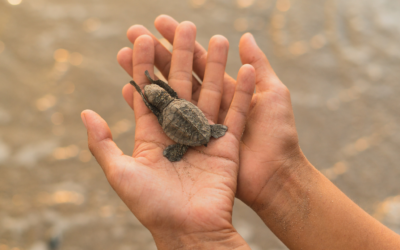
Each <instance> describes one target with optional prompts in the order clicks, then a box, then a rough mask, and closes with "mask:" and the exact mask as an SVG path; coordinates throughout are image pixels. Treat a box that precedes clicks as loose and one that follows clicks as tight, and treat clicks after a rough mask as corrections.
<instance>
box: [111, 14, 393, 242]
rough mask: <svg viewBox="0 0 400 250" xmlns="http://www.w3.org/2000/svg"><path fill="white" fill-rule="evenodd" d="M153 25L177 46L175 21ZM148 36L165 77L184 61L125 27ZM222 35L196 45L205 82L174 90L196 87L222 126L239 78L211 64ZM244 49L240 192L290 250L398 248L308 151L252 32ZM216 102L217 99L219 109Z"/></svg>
mask: <svg viewBox="0 0 400 250" xmlns="http://www.w3.org/2000/svg"><path fill="white" fill-rule="evenodd" d="M155 27H156V28H157V30H158V31H159V32H160V33H161V34H162V35H163V36H164V37H165V38H166V39H167V40H168V41H170V43H172V44H173V45H174V46H175V44H176V43H178V40H177V39H176V37H177V36H176V35H177V34H178V33H180V32H181V31H180V29H179V24H178V22H177V21H175V20H174V19H173V18H171V17H169V16H166V15H161V16H159V17H158V18H157V19H156V20H155ZM193 29H195V27H193ZM143 34H147V35H150V36H151V37H152V38H153V41H154V46H155V47H154V50H155V65H156V66H157V68H158V69H159V70H160V72H161V73H162V74H163V75H164V77H166V78H167V79H168V78H169V77H170V73H169V72H170V68H172V65H174V64H175V60H179V59H178V58H177V57H174V55H171V53H170V52H169V51H168V50H166V49H165V48H164V47H163V46H162V45H161V44H160V43H159V42H158V41H157V39H156V38H155V37H154V36H153V35H152V34H151V33H150V32H149V31H148V30H147V29H146V28H144V27H143V26H140V25H134V26H132V27H131V28H130V29H129V30H128V32H127V36H128V39H129V40H130V41H131V42H132V43H135V41H136V40H137V39H138V37H140V36H141V35H143ZM217 38H218V39H220V38H219V37H217ZM217 38H216V37H213V39H211V41H210V45H209V51H208V53H207V51H206V50H205V49H204V48H202V47H201V46H200V45H199V44H198V43H195V46H194V51H193V54H194V56H193V70H194V71H195V72H196V74H197V75H198V76H199V77H200V79H202V81H203V84H202V85H200V84H199V83H198V82H197V81H195V80H193V79H192V81H191V82H189V81H187V82H185V84H182V85H179V86H177V88H176V89H179V90H180V91H181V92H184V93H187V95H189V92H191V93H192V102H193V103H195V104H197V105H198V106H199V107H200V108H201V109H202V110H203V111H204V112H205V113H206V116H207V117H208V118H209V119H210V120H211V121H214V122H218V123H220V122H221V121H224V120H225V119H226V115H227V107H229V106H230V104H231V103H232V97H233V93H234V90H235V86H236V82H235V80H234V79H233V78H232V77H230V76H228V75H227V74H226V73H223V72H222V69H223V68H224V67H220V65H225V64H226V61H224V62H220V63H218V64H215V65H214V67H209V64H208V63H207V62H208V60H209V58H211V57H213V58H214V56H215V58H226V57H223V56H222V54H220V55H219V56H218V53H217V52H215V51H214V47H213V46H212V44H213V43H214V42H215V41H216V39H217ZM239 53H240V57H241V60H242V63H244V64H251V65H252V66H253V67H254V69H255V73H256V93H255V94H254V95H253V97H252V101H251V106H250V111H249V115H248V117H247V122H246V129H245V131H244V134H243V137H242V138H241V142H240V170H239V175H238V186H237V193H236V196H237V197H238V198H239V199H241V200H242V201H243V202H245V203H246V204H247V205H249V206H250V207H251V208H252V209H253V210H254V211H255V212H256V213H257V214H258V215H259V216H260V218H261V219H262V220H263V221H264V222H265V224H266V225H267V226H268V227H269V228H270V229H271V230H272V231H273V232H274V233H275V234H276V235H277V236H278V237H279V238H280V239H281V240H282V242H283V243H285V244H286V246H288V247H289V248H290V249H399V248H400V237H399V236H398V235H397V234H395V233H394V232H392V231H391V230H389V229H388V228H386V227H385V226H383V225H382V224H381V223H379V222H378V221H376V220H375V219H374V218H372V217H371V216H370V215H368V214H367V213H365V212H364V211H363V210H362V209H361V208H359V207H358V206H357V205H356V204H354V203H353V202H352V201H351V200H350V199H349V198H348V197H347V196H346V195H344V194H343V193H342V192H341V191H340V190H339V189H337V188H336V187H335V186H334V185H333V184H332V183H331V182H330V181H329V180H328V179H326V178H325V177H324V176H323V175H322V174H320V173H319V172H318V171H317V170H316V169H315V168H314V167H313V166H312V164H311V163H310V162H308V160H307V159H306V157H305V156H304V155H303V153H302V151H301V149H300V147H299V144H298V137H297V131H296V127H295V122H294V115H293V111H292V105H291V102H290V93H289V91H288V89H287V88H286V86H285V85H284V84H283V83H282V82H281V81H280V80H279V78H278V77H277V76H276V74H275V72H274V71H273V69H272V68H271V66H270V64H269V62H268V59H267V58H266V56H265V55H264V54H263V52H262V51H261V50H260V49H259V47H258V46H257V44H256V42H255V40H254V38H253V36H252V35H251V34H249V33H247V34H244V35H243V36H242V38H241V40H240V44H239ZM117 59H118V62H119V63H120V65H121V66H122V68H124V69H125V71H126V72H127V73H128V74H130V75H132V71H131V70H130V69H131V67H132V63H131V62H132V60H134V58H132V50H131V49H129V48H123V49H122V50H121V51H120V52H119V53H118V56H117ZM225 60H226V59H225ZM210 71H212V73H209V72H210ZM205 72H207V74H205ZM209 75H219V76H220V77H221V78H222V75H223V87H221V86H219V87H218V88H217V87H216V85H215V84H212V81H210V80H209V78H208V77H209ZM170 84H173V83H170ZM189 85H190V86H189ZM132 91H133V90H132V88H131V87H130V86H129V85H127V86H125V87H124V88H123V96H124V98H125V100H126V101H127V103H128V104H129V105H131V107H132V103H133V102H134V101H136V99H135V98H133V95H132ZM208 97H212V98H208ZM213 100H216V101H215V103H219V102H220V105H219V109H217V108H216V107H217V105H216V104H215V103H213ZM233 100H234V99H233Z"/></svg>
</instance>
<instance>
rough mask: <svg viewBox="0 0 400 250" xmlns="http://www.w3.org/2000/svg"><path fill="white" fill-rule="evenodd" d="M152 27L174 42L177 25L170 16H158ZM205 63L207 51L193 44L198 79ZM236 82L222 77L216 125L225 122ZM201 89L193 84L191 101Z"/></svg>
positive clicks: (202, 76) (230, 78) (195, 70)
mask: <svg viewBox="0 0 400 250" xmlns="http://www.w3.org/2000/svg"><path fill="white" fill-rule="evenodd" d="M154 25H155V27H156V29H157V30H158V31H159V32H160V34H161V35H162V36H163V37H165V39H167V40H168V41H169V42H170V43H171V44H173V42H174V36H175V31H176V28H177V27H178V25H179V23H178V22H177V21H176V20H175V19H173V18H172V17H170V16H167V15H160V16H158V17H157V18H156V20H155V22H154ZM206 63H207V51H206V50H205V49H204V48H203V47H202V46H201V45H200V44H199V43H197V42H196V43H195V48H194V56H193V70H194V72H195V73H196V74H197V75H198V76H199V77H200V79H203V78H204V72H205V68H206ZM235 85H236V81H235V79H233V78H232V77H230V76H229V75H228V74H225V76H224V91H223V96H222V102H221V106H220V108H221V110H220V113H219V119H218V123H222V122H223V121H224V120H225V116H226V114H227V112H228V109H229V106H230V105H231V102H232V98H233V93H234V92H235ZM200 91H201V87H200V85H199V86H197V85H196V84H193V89H192V93H193V95H192V100H194V101H197V100H198V98H199V96H200Z"/></svg>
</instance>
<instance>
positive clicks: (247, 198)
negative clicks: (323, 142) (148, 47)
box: [118, 15, 304, 209]
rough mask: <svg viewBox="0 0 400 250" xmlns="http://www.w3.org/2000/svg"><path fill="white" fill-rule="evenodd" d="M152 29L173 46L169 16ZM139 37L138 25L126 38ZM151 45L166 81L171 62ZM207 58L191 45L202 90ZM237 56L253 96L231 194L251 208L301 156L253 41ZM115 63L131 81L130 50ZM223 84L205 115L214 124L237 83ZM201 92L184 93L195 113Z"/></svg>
mask: <svg viewBox="0 0 400 250" xmlns="http://www.w3.org/2000/svg"><path fill="white" fill-rule="evenodd" d="M155 26H156V28H157V30H158V31H159V32H160V33H161V34H162V35H163V36H164V37H165V38H166V39H167V40H168V41H169V42H171V43H173V44H174V43H175V41H174V35H175V33H176V30H177V26H178V22H176V21H175V20H174V19H173V18H171V17H169V16H166V15H161V16H159V17H158V18H157V19H156V21H155ZM142 34H148V35H151V33H150V32H149V31H148V30H147V29H146V28H145V27H143V26H140V25H134V26H132V27H131V28H130V29H129V30H128V33H127V35H128V38H129V39H130V41H131V42H135V40H136V39H137V37H139V36H140V35H142ZM153 40H154V42H155V52H156V60H155V63H156V66H157V68H159V69H160V71H161V72H162V73H163V75H164V76H165V77H168V76H169V74H170V72H169V66H170V62H171V61H172V60H173V57H171V54H170V52H169V51H168V50H166V49H165V48H164V47H163V46H162V45H161V44H160V43H159V42H158V41H157V39H156V38H155V37H154V36H153ZM210 52H211V51H210V48H209V50H208V52H207V51H206V50H205V49H204V48H203V47H202V46H201V45H200V44H198V43H196V44H195V52H194V53H195V55H196V56H195V58H194V59H193V69H194V71H195V72H196V73H197V75H198V76H199V77H200V78H201V79H202V80H203V84H204V80H206V78H205V77H206V76H205V69H206V64H207V57H208V54H210ZM239 52H240V58H241V60H242V62H243V63H245V64H251V65H252V66H253V67H254V68H255V71H256V92H255V94H254V95H253V98H252V101H251V107H250V111H249V115H248V117H247V123H246V129H245V131H244V134H243V137H242V140H241V145H240V172H239V175H238V188H237V193H236V196H237V197H238V198H240V199H241V200H243V201H244V202H245V203H246V204H248V205H250V206H252V205H253V204H255V202H256V200H257V197H259V195H260V193H262V192H267V191H268V190H269V189H268V188H267V187H266V184H267V183H268V180H269V179H270V178H271V177H272V176H273V175H274V173H276V171H278V170H279V169H283V168H282V166H285V165H288V166H293V165H294V164H293V161H295V160H296V159H297V158H304V156H303V154H302V153H301V150H300V147H299V145H298V137H297V131H296V128H295V122H294V115H293V111H292V107H291V101H290V93H289V91H288V89H287V88H286V86H285V85H284V84H283V83H282V82H281V81H280V80H279V78H278V77H277V76H276V74H275V72H274V70H273V69H272V67H271V66H270V64H269V62H268V59H267V58H266V56H265V55H264V53H263V52H262V51H261V50H260V48H259V47H258V46H257V44H256V43H255V41H254V38H253V37H252V35H250V34H245V35H243V36H242V38H241V40H240V44H239ZM118 61H119V63H120V65H121V66H122V67H123V68H124V69H125V70H126V71H127V73H128V74H130V75H132V71H131V70H130V68H131V64H132V63H131V61H132V53H131V52H130V49H128V48H125V49H122V50H121V51H120V52H119V54H118ZM218 70H221V69H218ZM220 74H222V73H220ZM223 82H224V83H223V96H222V99H221V105H220V109H219V110H214V111H213V113H210V117H214V119H215V121H216V122H223V121H224V120H225V118H226V115H227V113H228V110H229V107H230V105H231V103H232V99H233V96H234V92H235V88H236V81H235V80H234V79H233V78H232V77H230V76H229V75H228V74H226V73H225V74H224V79H223ZM202 89H203V87H202V85H201V84H200V83H198V82H197V81H196V80H193V82H192V86H190V87H189V88H188V89H187V90H188V91H192V102H193V103H196V104H197V105H198V106H199V107H200V108H202V107H203V103H201V102H200V97H201V91H202ZM131 92H132V89H131V88H130V87H129V86H126V87H125V88H124V89H123V95H124V98H125V100H127V102H128V103H130V102H132V97H133V96H132V94H131ZM198 101H199V102H198ZM266 166H268V167H266ZM255 209H257V208H255Z"/></svg>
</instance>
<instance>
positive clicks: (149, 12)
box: [0, 0, 400, 250]
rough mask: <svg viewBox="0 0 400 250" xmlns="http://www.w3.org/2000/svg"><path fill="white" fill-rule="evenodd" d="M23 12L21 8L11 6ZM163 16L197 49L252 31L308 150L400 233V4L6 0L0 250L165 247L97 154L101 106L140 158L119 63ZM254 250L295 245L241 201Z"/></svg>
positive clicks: (0, 74)
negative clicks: (182, 25) (190, 34)
mask: <svg viewBox="0 0 400 250" xmlns="http://www.w3.org/2000/svg"><path fill="white" fill-rule="evenodd" d="M13 4H14V5H13ZM159 14H169V15H171V16H173V17H175V18H176V19H177V20H178V21H184V20H190V21H192V22H194V23H195V24H196V25H197V27H198V33H197V34H198V35H197V39H198V41H199V42H200V43H201V44H203V45H204V46H207V44H208V40H209V39H210V37H211V36H212V35H215V34H221V35H224V36H226V37H227V38H228V40H229V41H230V52H229V62H228V66H227V72H228V73H229V74H231V75H233V76H236V74H237V70H238V69H239V67H240V60H239V55H238V42H239V39H240V37H241V35H242V34H243V33H245V32H252V33H253V34H254V36H255V38H256V40H257V42H258V44H259V45H260V47H261V48H262V49H263V51H264V52H265V53H266V55H267V56H268V58H269V59H270V62H271V64H272V66H273V67H274V69H275V70H276V72H277V74H278V76H279V77H280V78H281V79H282V81H283V82H284V83H285V84H286V85H287V86H288V87H289V89H290V91H291V94H292V103H293V107H294V112H295V116H296V124H297V129H298V133H299V137H300V144H301V147H302V150H303V151H304V153H305V155H306V156H307V157H308V159H309V160H310V161H311V162H312V163H313V164H314V165H315V166H316V167H317V168H318V169H319V170H321V171H322V172H323V173H324V174H325V175H326V176H327V177H328V178H330V179H331V180H332V181H333V182H334V183H335V184H336V185H337V186H338V187H339V188H340V189H341V190H342V191H343V192H344V193H346V194H347V195H348V196H349V197H350V198H351V199H353V200H354V201H355V202H356V203H357V204H359V205H360V206H361V207H362V208H363V209H365V210H366V211H367V212H368V213H370V214H372V215H374V216H375V217H376V218H377V219H379V220H381V221H382V222H383V223H385V224H386V225H388V226H389V227H390V228H392V229H393V230H395V231H396V232H398V233H400V198H399V197H400V196H399V195H400V184H399V179H400V167H399V162H400V154H399V153H398V151H399V148H400V131H399V124H400V116H399V110H400V109H399V108H400V102H399V101H398V94H400V85H399V79H400V71H399V70H398V69H399V67H400V47H399V45H398V44H399V42H400V28H399V26H398V23H399V22H400V3H398V2H396V1H389V0H379V1H374V0H368V1H361V0H351V1H344V0H327V1H324V2H321V1H316V0H311V1H310V0H308V1H306V0H301V1H289V0H278V1H272V0H240V1H227V0H208V1H205V0H191V1H177V0H171V1H161V0H150V1H121V0H116V1H112V2H111V1H103V0H97V1H85V2H82V1H66V0H59V1H48V0H31V1H24V0H22V2H20V1H19V0H9V1H2V2H0V81H1V82H0V128H1V129H0V173H1V174H0V250H6V249H12V250H25V249H27V250H46V249H49V248H48V242H49V240H50V239H53V245H58V249H60V250H84V249H96V250H102V249H117V250H134V249H145V250H146V249H155V245H154V242H153V240H152V237H151V235H150V233H149V232H148V231H147V230H146V229H145V228H144V227H143V226H142V225H141V224H140V223H139V222H138V221H137V219H136V218H135V217H134V216H133V215H132V214H131V213H130V211H128V209H127V208H126V206H125V205H124V204H123V203H122V201H120V199H119V198H118V196H117V195H116V194H115V192H114V191H113V190H112V189H111V187H110V186H109V184H108V183H107V181H106V179H105V177H104V174H103V172H102V171H101V168H100V167H99V166H98V164H97V162H96V161H95V160H94V159H93V157H92V156H91V154H90V152H89V151H88V149H87V143H86V131H85V128H84V126H83V124H82V123H81V120H80V112H81V111H82V110H84V109H92V110H94V111H96V112H98V113H99V114H100V115H101V116H102V117H103V118H104V119H105V120H106V121H107V122H108V124H109V125H110V127H111V130H112V132H113V136H114V139H115V141H116V143H117V144H118V145H119V146H120V147H121V149H122V150H123V151H124V152H125V153H126V154H131V152H132V150H133V141H134V130H135V127H134V116H133V112H132V111H131V109H130V108H129V107H128V105H127V104H126V103H125V101H124V100H123V98H122V96H121V88H122V86H123V85H124V84H125V83H127V82H128V81H129V77H128V76H127V75H126V73H125V72H124V71H123V70H122V69H121V68H120V67H119V65H118V63H117V62H116V54H117V52H118V50H119V49H120V48H122V47H125V46H129V47H130V46H132V45H131V44H130V43H129V41H128V40H127V38H126V36H125V33H126V30H127V29H128V28H129V27H130V26H131V25H133V24H143V25H145V26H146V27H148V28H149V29H150V31H152V32H154V33H155V34H157V36H158V37H160V38H161V36H160V35H159V34H158V33H157V32H156V30H155V28H154V27H153V21H154V19H155V17H156V16H158V15H159ZM234 224H235V226H236V227H237V229H238V231H239V233H240V234H241V235H242V236H243V237H244V238H245V239H246V240H247V241H248V242H249V243H250V244H251V247H252V249H253V250H257V249H269V250H281V249H286V248H285V247H284V245H283V244H282V243H281V242H280V241H279V240H278V239H276V237H275V236H274V235H273V234H272V233H271V232H270V231H269V230H268V229H267V228H266V227H265V226H264V225H263V223H262V222H261V220H260V219H259V218H258V217H257V216H256V215H255V214H254V212H252V211H251V210H250V209H248V208H247V207H246V206H245V205H243V204H242V203H241V202H240V201H236V204H235V210H234Z"/></svg>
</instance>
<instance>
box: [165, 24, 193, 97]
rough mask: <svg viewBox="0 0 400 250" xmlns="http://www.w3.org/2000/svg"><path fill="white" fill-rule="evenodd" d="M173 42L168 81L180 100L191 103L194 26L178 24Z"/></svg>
mask: <svg viewBox="0 0 400 250" xmlns="http://www.w3.org/2000/svg"><path fill="white" fill-rule="evenodd" d="M174 41H175V42H174V44H173V52H172V59H171V69H170V72H169V78H168V81H169V84H170V85H171V87H172V88H173V89H175V91H176V92H177V94H178V96H179V97H180V98H182V99H185V100H187V101H191V99H192V65H193V51H194V43H195V41H196V26H194V24H193V23H191V22H182V23H181V24H179V25H178V28H177V29H176V32H175V38H174Z"/></svg>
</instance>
